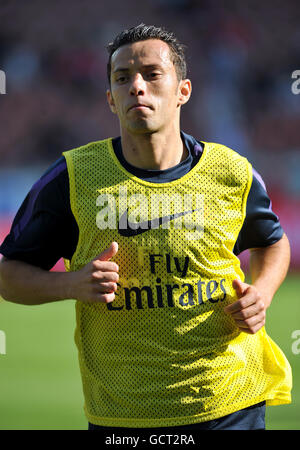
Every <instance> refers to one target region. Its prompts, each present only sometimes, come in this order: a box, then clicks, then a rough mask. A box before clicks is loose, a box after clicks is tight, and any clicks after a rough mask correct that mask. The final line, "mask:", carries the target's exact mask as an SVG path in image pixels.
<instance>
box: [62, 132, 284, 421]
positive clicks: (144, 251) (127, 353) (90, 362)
mask: <svg viewBox="0 0 300 450" xmlns="http://www.w3.org/2000/svg"><path fill="white" fill-rule="evenodd" d="M64 156H65V158H66V161H67V167H68V173H69V180H70V201H71V208H72V211H73V214H74V216H75V218H76V221H77V224H78V227H79V241H78V245H77V249H76V251H75V253H74V256H73V258H72V260H71V262H70V270H79V269H80V268H82V267H83V266H84V265H85V264H87V263H88V262H90V261H91V260H92V259H93V258H95V257H96V256H97V255H98V254H99V253H101V252H102V251H103V250H104V249H106V248H108V247H109V246H110V244H111V242H112V241H116V242H118V244H119V250H118V253H117V254H116V256H115V257H114V258H113V260H114V261H115V262H116V263H117V264H118V265H119V276H120V279H119V283H118V290H117V292H116V298H115V300H114V301H113V302H112V303H110V304H104V303H99V304H84V303H82V302H80V301H77V302H76V312H77V328H76V334H75V341H76V344H77V347H78V351H79V362H80V368H81V374H82V381H83V390H84V396H85V413H86V416H87V418H88V420H89V421H90V422H91V423H94V424H98V425H103V426H116V427H159V426H176V425H185V424H192V423H197V422H203V421H207V420H211V419H216V418H218V417H222V416H224V415H227V414H230V413H232V412H234V411H237V410H239V409H242V408H245V407H247V406H250V405H253V404H255V403H258V402H261V401H263V400H266V402H267V404H269V405H270V404H280V403H289V402H290V391H291V369H290V366H289V363H288V362H287V360H286V358H285V356H284V354H283V353H282V351H281V350H280V349H279V348H278V346H277V345H276V344H275V343H274V342H273V341H272V340H271V339H270V337H269V336H268V335H267V334H266V331H265V328H262V329H261V330H260V331H259V332H258V333H256V334H255V335H249V334H246V333H242V332H240V331H239V329H238V328H237V327H236V326H235V323H234V321H233V319H231V317H229V316H228V315H226V314H225V313H224V311H223V308H224V306H226V305H227V304H229V303H232V302H234V301H235V300H236V294H235V291H234V289H233V288H232V281H233V280H234V279H235V278H239V279H241V280H242V281H243V280H244V274H243V272H242V271H241V268H240V262H239V259H238V258H237V257H236V256H235V255H234V254H233V248H234V245H235V242H236V240H237V237H238V234H239V232H240V229H241V227H242V225H243V221H244V219H245V214H246V202H247V196H248V193H249V189H250V186H251V183H252V167H251V165H250V163H249V162H248V161H247V160H246V159H245V158H243V157H242V156H240V155H239V154H238V153H236V152H234V151H233V150H231V149H229V148H227V147H225V146H222V145H219V144H214V143H205V148H204V151H203V155H202V157H201V159H200V161H199V162H198V164H196V165H195V166H194V167H193V168H192V169H191V170H190V172H189V173H187V174H186V175H184V176H183V177H181V178H180V179H178V180H175V181H172V182H169V183H151V182H147V181H143V180H141V179H139V178H137V177H135V176H134V175H132V174H131V173H129V172H127V171H126V169H125V168H124V167H123V166H121V164H120V163H119V161H118V159H117V157H116V155H115V153H114V150H113V147H112V139H106V140H104V141H99V142H92V143H90V144H88V145H85V146H83V147H79V148H77V149H74V150H71V151H68V152H65V153H64Z"/></svg>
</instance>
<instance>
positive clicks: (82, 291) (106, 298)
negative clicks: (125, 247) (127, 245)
mask: <svg viewBox="0 0 300 450" xmlns="http://www.w3.org/2000/svg"><path fill="white" fill-rule="evenodd" d="M117 251H118V244H117V242H112V243H111V245H110V247H109V248H107V249H105V250H104V251H103V252H102V253H100V255H98V256H97V257H96V258H94V259H93V260H92V261H90V262H89V263H88V264H86V265H85V266H84V267H83V268H82V269H80V270H78V271H77V272H72V280H71V286H70V290H71V298H75V299H76V300H80V301H82V302H84V303H99V302H103V303H110V302H112V301H113V300H114V298H115V291H116V290H117V282H118V280H119V275H118V271H119V267H118V265H117V264H116V263H115V262H113V261H110V259H112V258H113V257H114V256H115V255H116V253H117Z"/></svg>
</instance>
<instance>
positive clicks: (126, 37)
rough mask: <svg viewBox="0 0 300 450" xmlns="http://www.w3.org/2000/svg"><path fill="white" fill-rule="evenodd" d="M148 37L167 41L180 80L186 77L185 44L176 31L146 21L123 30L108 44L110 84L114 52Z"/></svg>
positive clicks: (108, 75)
mask: <svg viewBox="0 0 300 450" xmlns="http://www.w3.org/2000/svg"><path fill="white" fill-rule="evenodd" d="M147 39H160V40H161V41H163V42H166V43H167V44H168V46H169V48H170V51H171V52H170V56H171V60H172V62H173V64H174V66H175V70H176V74H177V78H178V80H179V81H180V80H183V79H185V78H186V72H187V68H186V61H185V55H184V48H185V46H184V45H183V44H181V43H180V42H179V41H178V40H177V38H176V37H175V35H174V33H172V32H170V31H167V30H165V29H164V28H158V27H155V26H154V25H145V24H144V23H141V24H140V25H137V26H135V27H132V28H129V29H128V30H124V31H122V32H121V33H119V34H118V35H117V36H116V37H115V39H114V40H113V42H110V43H109V44H108V46H107V50H108V53H109V58H108V63H107V77H108V82H109V84H110V75H111V57H112V55H113V53H114V52H115V51H116V50H117V49H118V48H120V47H122V46H123V45H126V44H133V43H134V42H139V41H146V40H147Z"/></svg>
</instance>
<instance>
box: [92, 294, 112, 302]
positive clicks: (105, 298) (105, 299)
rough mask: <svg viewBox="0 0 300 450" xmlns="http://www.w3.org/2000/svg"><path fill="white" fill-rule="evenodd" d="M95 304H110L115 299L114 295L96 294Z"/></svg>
mask: <svg viewBox="0 0 300 450" xmlns="http://www.w3.org/2000/svg"><path fill="white" fill-rule="evenodd" d="M96 299H97V300H96V302H97V303H98V302H101V303H111V302H113V301H114V299H115V293H114V292H112V293H104V294H98V295H97V296H96Z"/></svg>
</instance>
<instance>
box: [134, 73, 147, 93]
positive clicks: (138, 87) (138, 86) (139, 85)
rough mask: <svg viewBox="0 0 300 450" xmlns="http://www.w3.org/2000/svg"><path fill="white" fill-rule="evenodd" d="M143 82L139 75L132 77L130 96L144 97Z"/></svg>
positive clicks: (144, 87)
mask: <svg viewBox="0 0 300 450" xmlns="http://www.w3.org/2000/svg"><path fill="white" fill-rule="evenodd" d="M145 89H146V86H145V80H144V78H143V76H142V75H141V74H140V73H136V74H135V75H133V77H132V80H131V83H130V95H144V94H145Z"/></svg>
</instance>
